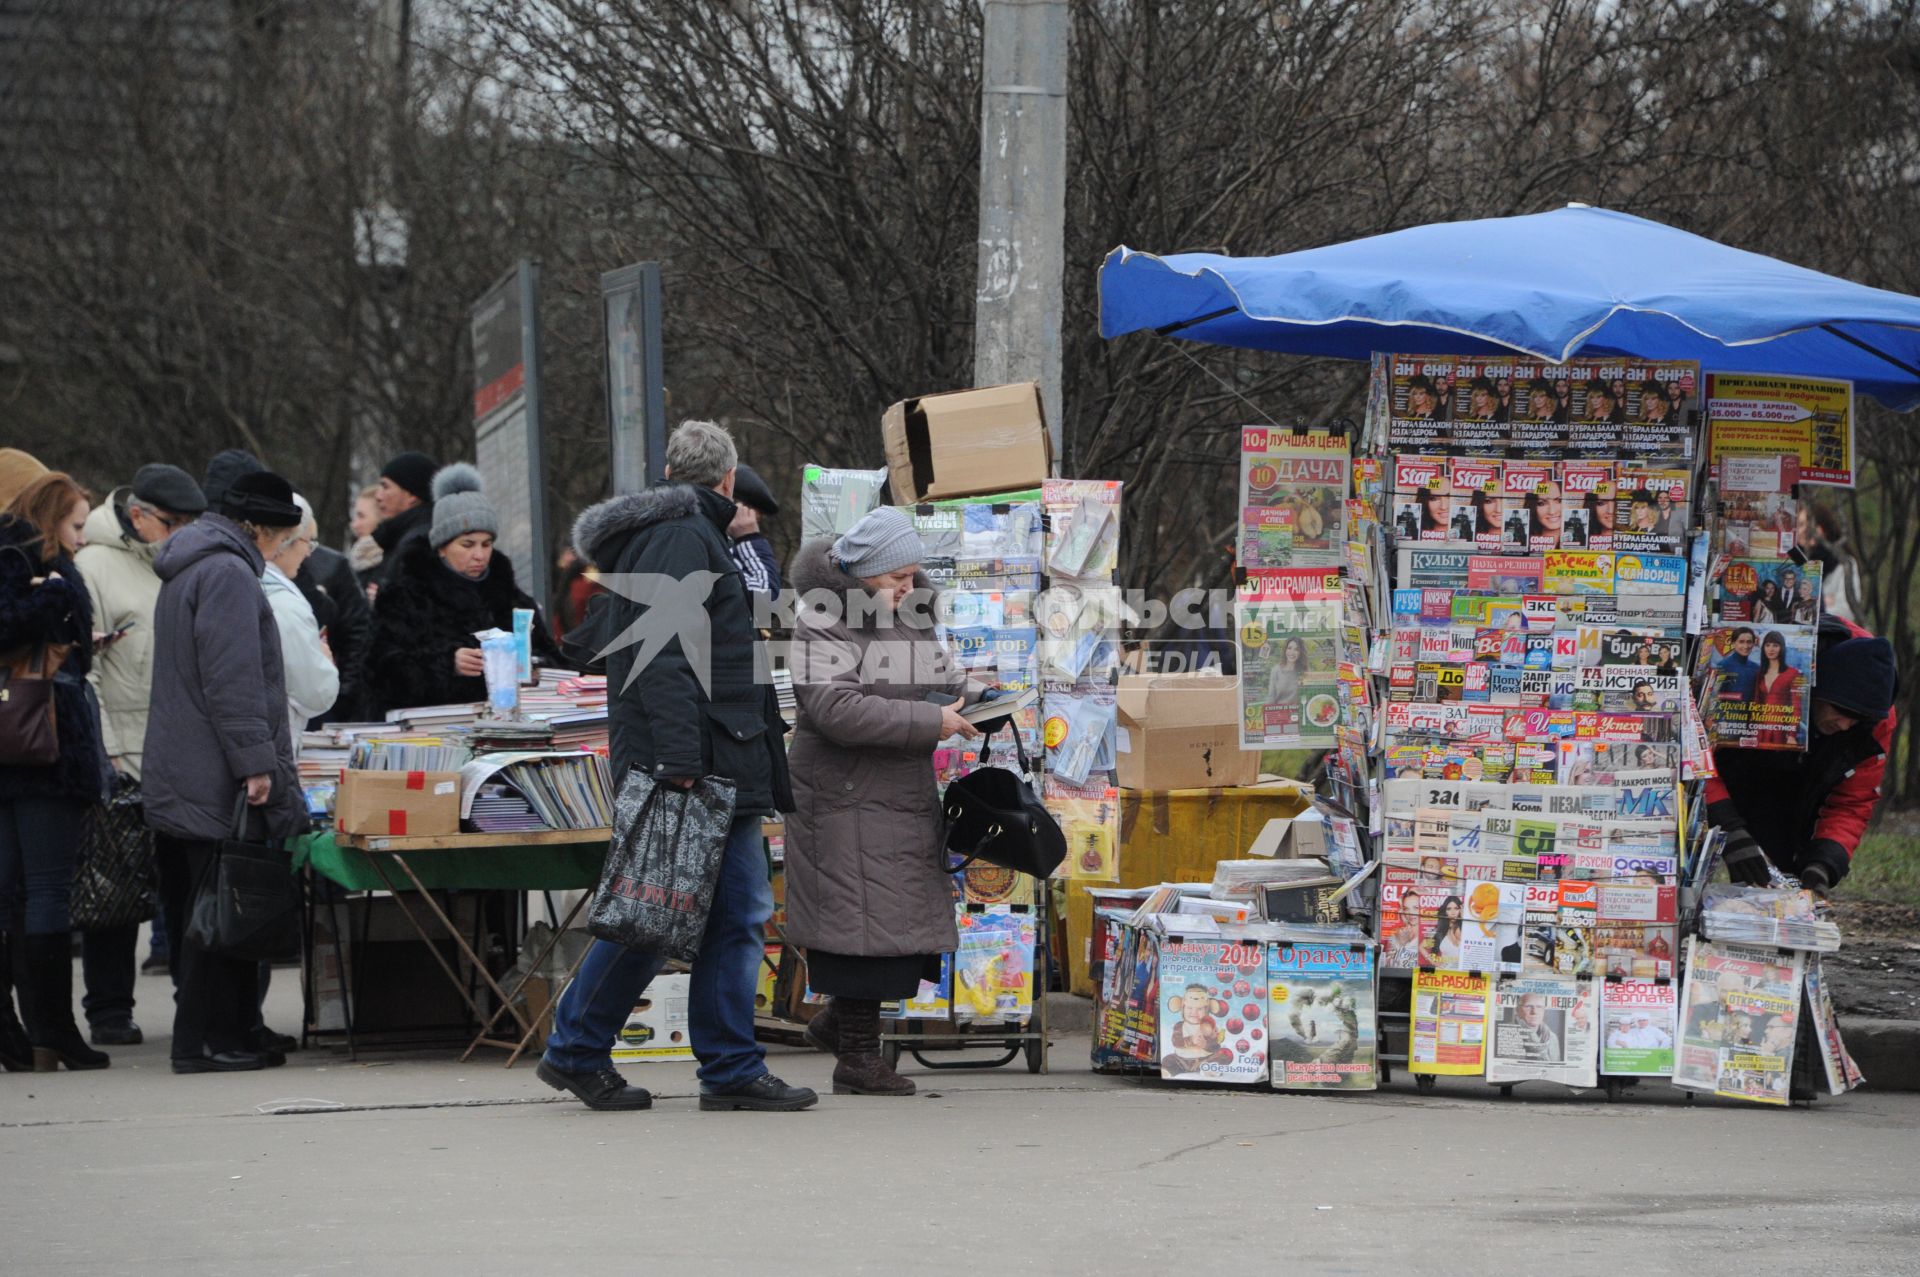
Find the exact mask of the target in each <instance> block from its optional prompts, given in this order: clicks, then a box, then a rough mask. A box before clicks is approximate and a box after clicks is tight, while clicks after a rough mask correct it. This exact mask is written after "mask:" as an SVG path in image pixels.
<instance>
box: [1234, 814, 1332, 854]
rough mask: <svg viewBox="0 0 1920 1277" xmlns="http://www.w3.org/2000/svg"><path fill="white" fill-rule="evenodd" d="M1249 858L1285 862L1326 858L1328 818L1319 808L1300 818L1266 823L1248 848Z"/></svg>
mask: <svg viewBox="0 0 1920 1277" xmlns="http://www.w3.org/2000/svg"><path fill="white" fill-rule="evenodd" d="M1247 854H1248V855H1249V856H1277V857H1279V858H1280V859H1282V860H1304V859H1306V858H1308V857H1319V858H1320V859H1322V860H1324V859H1326V856H1327V818H1326V817H1325V816H1323V815H1322V814H1321V813H1320V810H1319V809H1318V808H1317V807H1309V808H1308V809H1307V810H1305V811H1303V812H1301V813H1300V814H1299V815H1298V816H1291V817H1279V816H1277V817H1275V818H1274V819H1272V820H1269V821H1268V822H1267V823H1266V827H1265V828H1263V829H1261V831H1260V832H1259V834H1258V835H1257V836H1256V837H1255V838H1254V840H1253V842H1252V843H1250V844H1248V846H1247Z"/></svg>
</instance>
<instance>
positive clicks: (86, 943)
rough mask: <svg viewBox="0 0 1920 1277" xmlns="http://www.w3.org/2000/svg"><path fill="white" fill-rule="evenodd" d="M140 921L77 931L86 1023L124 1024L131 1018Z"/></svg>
mask: <svg viewBox="0 0 1920 1277" xmlns="http://www.w3.org/2000/svg"><path fill="white" fill-rule="evenodd" d="M139 948H140V924H139V923H137V922H130V923H128V924H127V925H126V926H124V927H99V928H96V929H95V930H92V931H83V932H81V933H80V974H81V976H82V978H83V979H84V981H85V983H86V986H87V995H86V996H85V997H84V998H82V999H80V1005H81V1006H82V1007H84V1008H86V1012H87V1023H88V1024H90V1025H92V1026H93V1027H94V1028H99V1027H101V1026H102V1025H113V1024H125V1023H126V1022H127V1021H128V1020H130V1019H132V1018H133V981H134V977H135V976H136V975H137V974H138V973H139V968H140V960H139V953H138V950H139Z"/></svg>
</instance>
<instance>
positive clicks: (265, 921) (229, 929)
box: [187, 789, 301, 962]
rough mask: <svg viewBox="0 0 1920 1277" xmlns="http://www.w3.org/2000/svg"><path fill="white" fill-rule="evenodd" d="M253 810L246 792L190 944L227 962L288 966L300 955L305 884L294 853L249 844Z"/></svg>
mask: <svg viewBox="0 0 1920 1277" xmlns="http://www.w3.org/2000/svg"><path fill="white" fill-rule="evenodd" d="M249 810H250V809H249V808H248V806H247V793H246V790H245V789H242V790H241V791H240V799H239V802H238V803H237V804H236V805H235V808H234V813H233V837H231V838H227V839H223V840H222V841H221V842H220V843H219V844H218V846H217V847H216V848H215V850H214V855H213V861H212V863H210V864H209V865H208V866H207V870H206V873H205V875H204V876H203V877H202V878H201V879H200V885H199V890H198V891H197V892H196V893H195V895H194V899H193V909H192V911H191V912H190V913H189V914H188V915H187V943H188V944H191V945H197V946H198V947H199V948H201V949H204V950H206V951H207V952H208V953H215V954H219V955H220V956H222V957H226V958H238V959H240V960H242V961H250V962H283V961H287V960H289V959H292V958H296V957H298V956H299V954H300V903H301V898H300V883H299V880H298V879H296V878H295V877H294V876H293V857H292V855H291V854H290V853H288V852H286V851H283V850H281V849H280V848H278V847H272V846H268V845H266V844H264V843H253V842H248V841H246V836H247V813H248V811H249Z"/></svg>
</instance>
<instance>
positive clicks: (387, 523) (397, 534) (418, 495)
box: [371, 452, 440, 594]
mask: <svg viewBox="0 0 1920 1277" xmlns="http://www.w3.org/2000/svg"><path fill="white" fill-rule="evenodd" d="M439 469H440V463H439V462H437V461H435V460H434V459H433V458H432V457H429V456H428V455H427V454H426V453H424V452H402V453H400V454H399V455H397V456H396V457H394V459H393V460H391V461H389V462H387V464H386V465H384V466H382V467H381V468H380V482H379V483H377V484H375V485H374V495H373V503H374V505H376V506H377V507H379V510H380V524H379V526H378V527H376V528H374V530H373V539H374V541H375V542H377V543H378V544H379V546H380V550H381V552H382V555H383V557H382V558H381V560H380V566H379V567H377V568H375V569H373V573H372V576H373V580H372V582H371V584H372V587H373V593H374V594H377V593H378V592H379V585H380V583H381V582H384V581H385V580H386V579H387V574H388V573H389V572H391V571H392V570H393V565H394V564H396V563H398V562H399V561H400V555H401V553H402V551H403V550H404V549H405V547H406V546H408V545H410V544H411V543H413V542H414V541H423V540H425V539H426V536H427V529H428V528H429V527H430V526H432V524H433V476H434V472H435V471H437V470H439Z"/></svg>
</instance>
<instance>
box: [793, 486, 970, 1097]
mask: <svg viewBox="0 0 1920 1277" xmlns="http://www.w3.org/2000/svg"><path fill="white" fill-rule="evenodd" d="M923 557H924V550H923V548H922V546H921V543H920V537H919V535H918V534H917V533H916V532H915V531H914V529H913V523H912V521H911V520H909V519H908V518H907V516H906V515H904V514H902V513H901V512H900V511H898V510H894V509H889V508H882V509H878V510H875V511H873V512H872V513H871V514H869V515H867V516H866V517H865V518H863V519H861V520H860V522H859V523H857V524H855V525H854V526H853V528H852V529H851V530H849V531H848V532H847V533H846V534H845V535H844V536H842V537H840V538H839V539H838V540H828V539H826V538H821V539H819V540H815V541H810V542H808V543H807V544H806V545H804V546H802V547H801V548H800V553H799V555H798V556H796V558H795V559H794V562H793V569H792V574H791V578H790V584H791V585H792V587H793V588H794V589H796V590H798V591H800V594H801V597H802V600H803V602H802V606H801V608H800V610H799V613H798V616H797V617H796V620H795V624H794V645H793V669H794V692H795V695H796V696H797V698H798V700H799V702H800V722H799V725H798V727H797V728H796V729H795V731H794V735H793V747H792V749H791V751H790V752H789V762H790V767H791V770H792V774H793V796H794V803H795V810H794V811H793V813H792V814H791V815H790V816H788V817H787V824H786V832H787V844H786V886H787V938H788V940H789V941H791V942H792V943H793V944H796V945H798V946H800V947H801V948H803V949H805V950H806V952H807V978H808V982H809V983H810V984H811V985H812V987H813V990H814V992H816V993H825V994H828V995H830V996H831V998H832V1001H831V1002H830V1003H829V1004H828V1006H827V1009H826V1010H825V1011H824V1012H822V1013H821V1014H820V1015H819V1016H816V1017H815V1018H814V1020H813V1022H812V1023H811V1024H809V1025H808V1026H807V1038H808V1040H809V1041H811V1042H812V1043H813V1044H814V1045H815V1046H817V1047H819V1048H820V1049H821V1050H825V1051H831V1052H833V1053H834V1054H835V1055H836V1056H838V1057H839V1062H838V1063H837V1064H836V1065H835V1067H834V1070H833V1089H834V1092H835V1094H843V1095H911V1094H913V1090H914V1087H913V1083H912V1082H910V1081H908V1080H907V1079H905V1078H903V1077H901V1076H900V1075H899V1074H898V1073H896V1072H894V1071H893V1069H892V1068H891V1067H890V1066H889V1065H888V1064H887V1063H886V1061H885V1060H884V1059H883V1058H882V1057H881V1055H880V1004H881V1003H882V1002H885V1001H890V1000H892V999H895V998H905V997H911V996H913V994H914V993H915V992H917V991H918V989H919V986H920V981H921V979H922V978H923V977H924V978H928V979H934V978H937V977H938V973H939V969H940V955H941V954H943V953H951V952H952V951H953V949H954V948H955V946H956V945H957V944H958V935H957V933H956V931H955V928H954V921H953V887H952V883H951V880H950V879H949V877H948V875H947V873H946V871H945V860H946V853H945V848H944V846H943V844H942V829H941V818H940V800H939V794H938V791H937V789H936V787H935V784H934V775H933V752H934V748H935V747H936V746H937V745H938V744H939V743H940V742H941V741H942V740H945V739H946V738H948V737H950V736H977V735H979V732H978V731H977V730H976V729H975V728H974V727H973V726H972V725H971V724H969V723H968V722H967V721H966V720H965V719H964V718H962V717H961V716H960V713H959V710H960V707H961V706H962V705H963V704H965V703H966V702H967V701H969V700H973V699H977V698H978V696H979V693H980V688H979V686H978V685H977V684H972V683H969V682H968V681H967V679H966V678H965V676H964V675H963V674H962V672H961V671H960V670H959V669H958V668H957V667H956V666H955V665H954V663H953V661H952V660H951V658H950V657H949V655H948V653H947V651H946V649H945V647H944V645H942V643H941V642H940V640H939V637H938V635H937V634H936V633H935V631H934V595H933V591H932V589H931V588H930V587H929V585H928V582H927V578H926V575H925V574H924V573H923V572H921V570H920V561H921V559H922V558H923Z"/></svg>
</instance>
